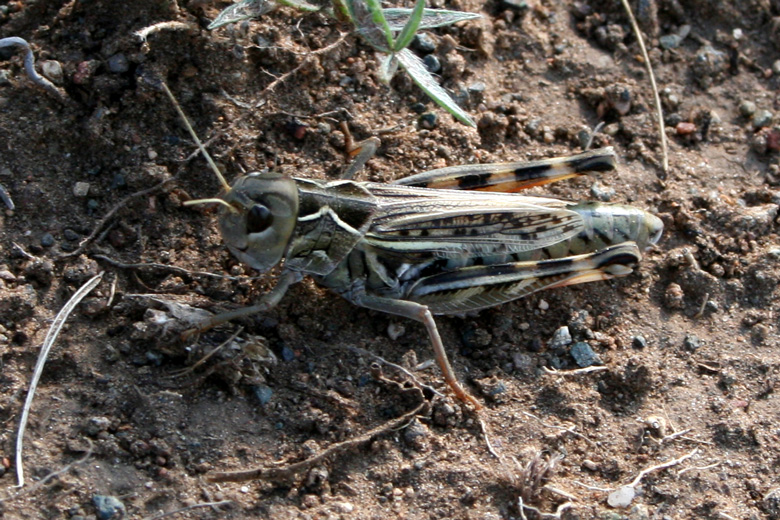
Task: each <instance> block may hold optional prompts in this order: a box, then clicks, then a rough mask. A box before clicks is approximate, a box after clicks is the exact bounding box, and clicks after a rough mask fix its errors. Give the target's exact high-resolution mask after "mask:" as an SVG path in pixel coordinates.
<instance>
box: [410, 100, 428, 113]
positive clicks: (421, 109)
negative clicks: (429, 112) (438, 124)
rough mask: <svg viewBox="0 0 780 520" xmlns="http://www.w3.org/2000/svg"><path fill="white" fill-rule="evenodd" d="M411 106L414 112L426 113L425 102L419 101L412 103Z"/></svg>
mask: <svg viewBox="0 0 780 520" xmlns="http://www.w3.org/2000/svg"><path fill="white" fill-rule="evenodd" d="M410 108H411V109H412V112H414V113H415V114H423V113H425V109H426V107H425V104H424V103H419V102H417V103H414V104H412V106H411V107H410Z"/></svg>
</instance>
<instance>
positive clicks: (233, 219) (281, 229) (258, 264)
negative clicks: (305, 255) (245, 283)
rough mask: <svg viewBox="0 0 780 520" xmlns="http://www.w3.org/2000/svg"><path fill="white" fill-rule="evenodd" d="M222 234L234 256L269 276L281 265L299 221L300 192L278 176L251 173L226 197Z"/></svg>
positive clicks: (289, 180) (288, 178)
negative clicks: (270, 271) (275, 267)
mask: <svg viewBox="0 0 780 520" xmlns="http://www.w3.org/2000/svg"><path fill="white" fill-rule="evenodd" d="M220 198H221V199H222V200H224V201H225V202H226V203H227V205H223V206H222V207H221V208H220V213H219V230H220V232H221V233H222V238H223V240H224V241H225V244H226V245H227V246H228V249H230V252H231V253H233V255H234V256H235V257H236V258H238V259H239V260H240V261H241V262H243V263H245V264H247V265H249V266H250V267H252V268H254V269H257V270H258V271H260V272H265V271H268V270H269V269H271V268H272V267H274V266H275V265H277V264H278V263H279V262H281V260H282V258H283V257H284V254H285V252H286V251H287V246H288V244H289V243H290V238H291V237H292V234H293V230H294V229H295V224H296V221H297V217H298V188H296V186H295V181H294V180H293V179H292V178H290V177H283V176H282V175H280V174H278V173H250V174H249V175H246V176H244V177H241V178H239V179H238V180H237V181H236V182H235V183H233V186H232V187H231V188H230V189H229V190H228V191H227V193H225V194H224V195H223V196H222V197H220Z"/></svg>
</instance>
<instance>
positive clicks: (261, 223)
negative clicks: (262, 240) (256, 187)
mask: <svg viewBox="0 0 780 520" xmlns="http://www.w3.org/2000/svg"><path fill="white" fill-rule="evenodd" d="M273 222H274V216H273V214H272V213H271V210H269V209H268V208H267V207H265V206H263V205H262V204H255V205H254V206H252V209H250V210H249V213H248V214H247V216H246V232H247V234H248V235H251V234H253V233H261V232H263V231H265V230H266V229H268V228H269V227H270V226H271V224H273Z"/></svg>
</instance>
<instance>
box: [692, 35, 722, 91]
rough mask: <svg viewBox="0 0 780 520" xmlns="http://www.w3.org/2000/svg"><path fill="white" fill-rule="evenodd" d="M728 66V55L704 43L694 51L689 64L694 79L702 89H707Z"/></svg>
mask: <svg viewBox="0 0 780 520" xmlns="http://www.w3.org/2000/svg"><path fill="white" fill-rule="evenodd" d="M729 67H730V64H729V58H728V55H727V54H726V53H725V52H722V51H719V50H717V49H715V48H713V47H712V46H711V45H704V46H703V47H702V48H701V49H700V50H699V52H697V53H696V58H695V59H694V61H693V64H692V66H691V68H692V70H693V78H694V80H695V81H696V82H697V83H698V84H699V86H700V87H702V88H704V89H708V88H709V87H710V86H711V85H712V83H713V81H714V80H715V79H718V78H720V77H721V76H722V75H724V74H725V73H726V72H727V71H728V70H729Z"/></svg>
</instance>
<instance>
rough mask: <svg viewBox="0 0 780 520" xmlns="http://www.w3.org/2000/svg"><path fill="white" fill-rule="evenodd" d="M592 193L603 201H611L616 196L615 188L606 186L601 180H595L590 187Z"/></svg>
mask: <svg viewBox="0 0 780 520" xmlns="http://www.w3.org/2000/svg"><path fill="white" fill-rule="evenodd" d="M590 194H591V195H593V198H595V199H596V200H600V201H602V202H609V201H610V200H611V199H612V197H614V196H615V188H612V187H606V188H605V187H604V186H603V185H602V184H601V183H600V182H599V181H596V182H594V183H593V184H592V185H591V187H590Z"/></svg>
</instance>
